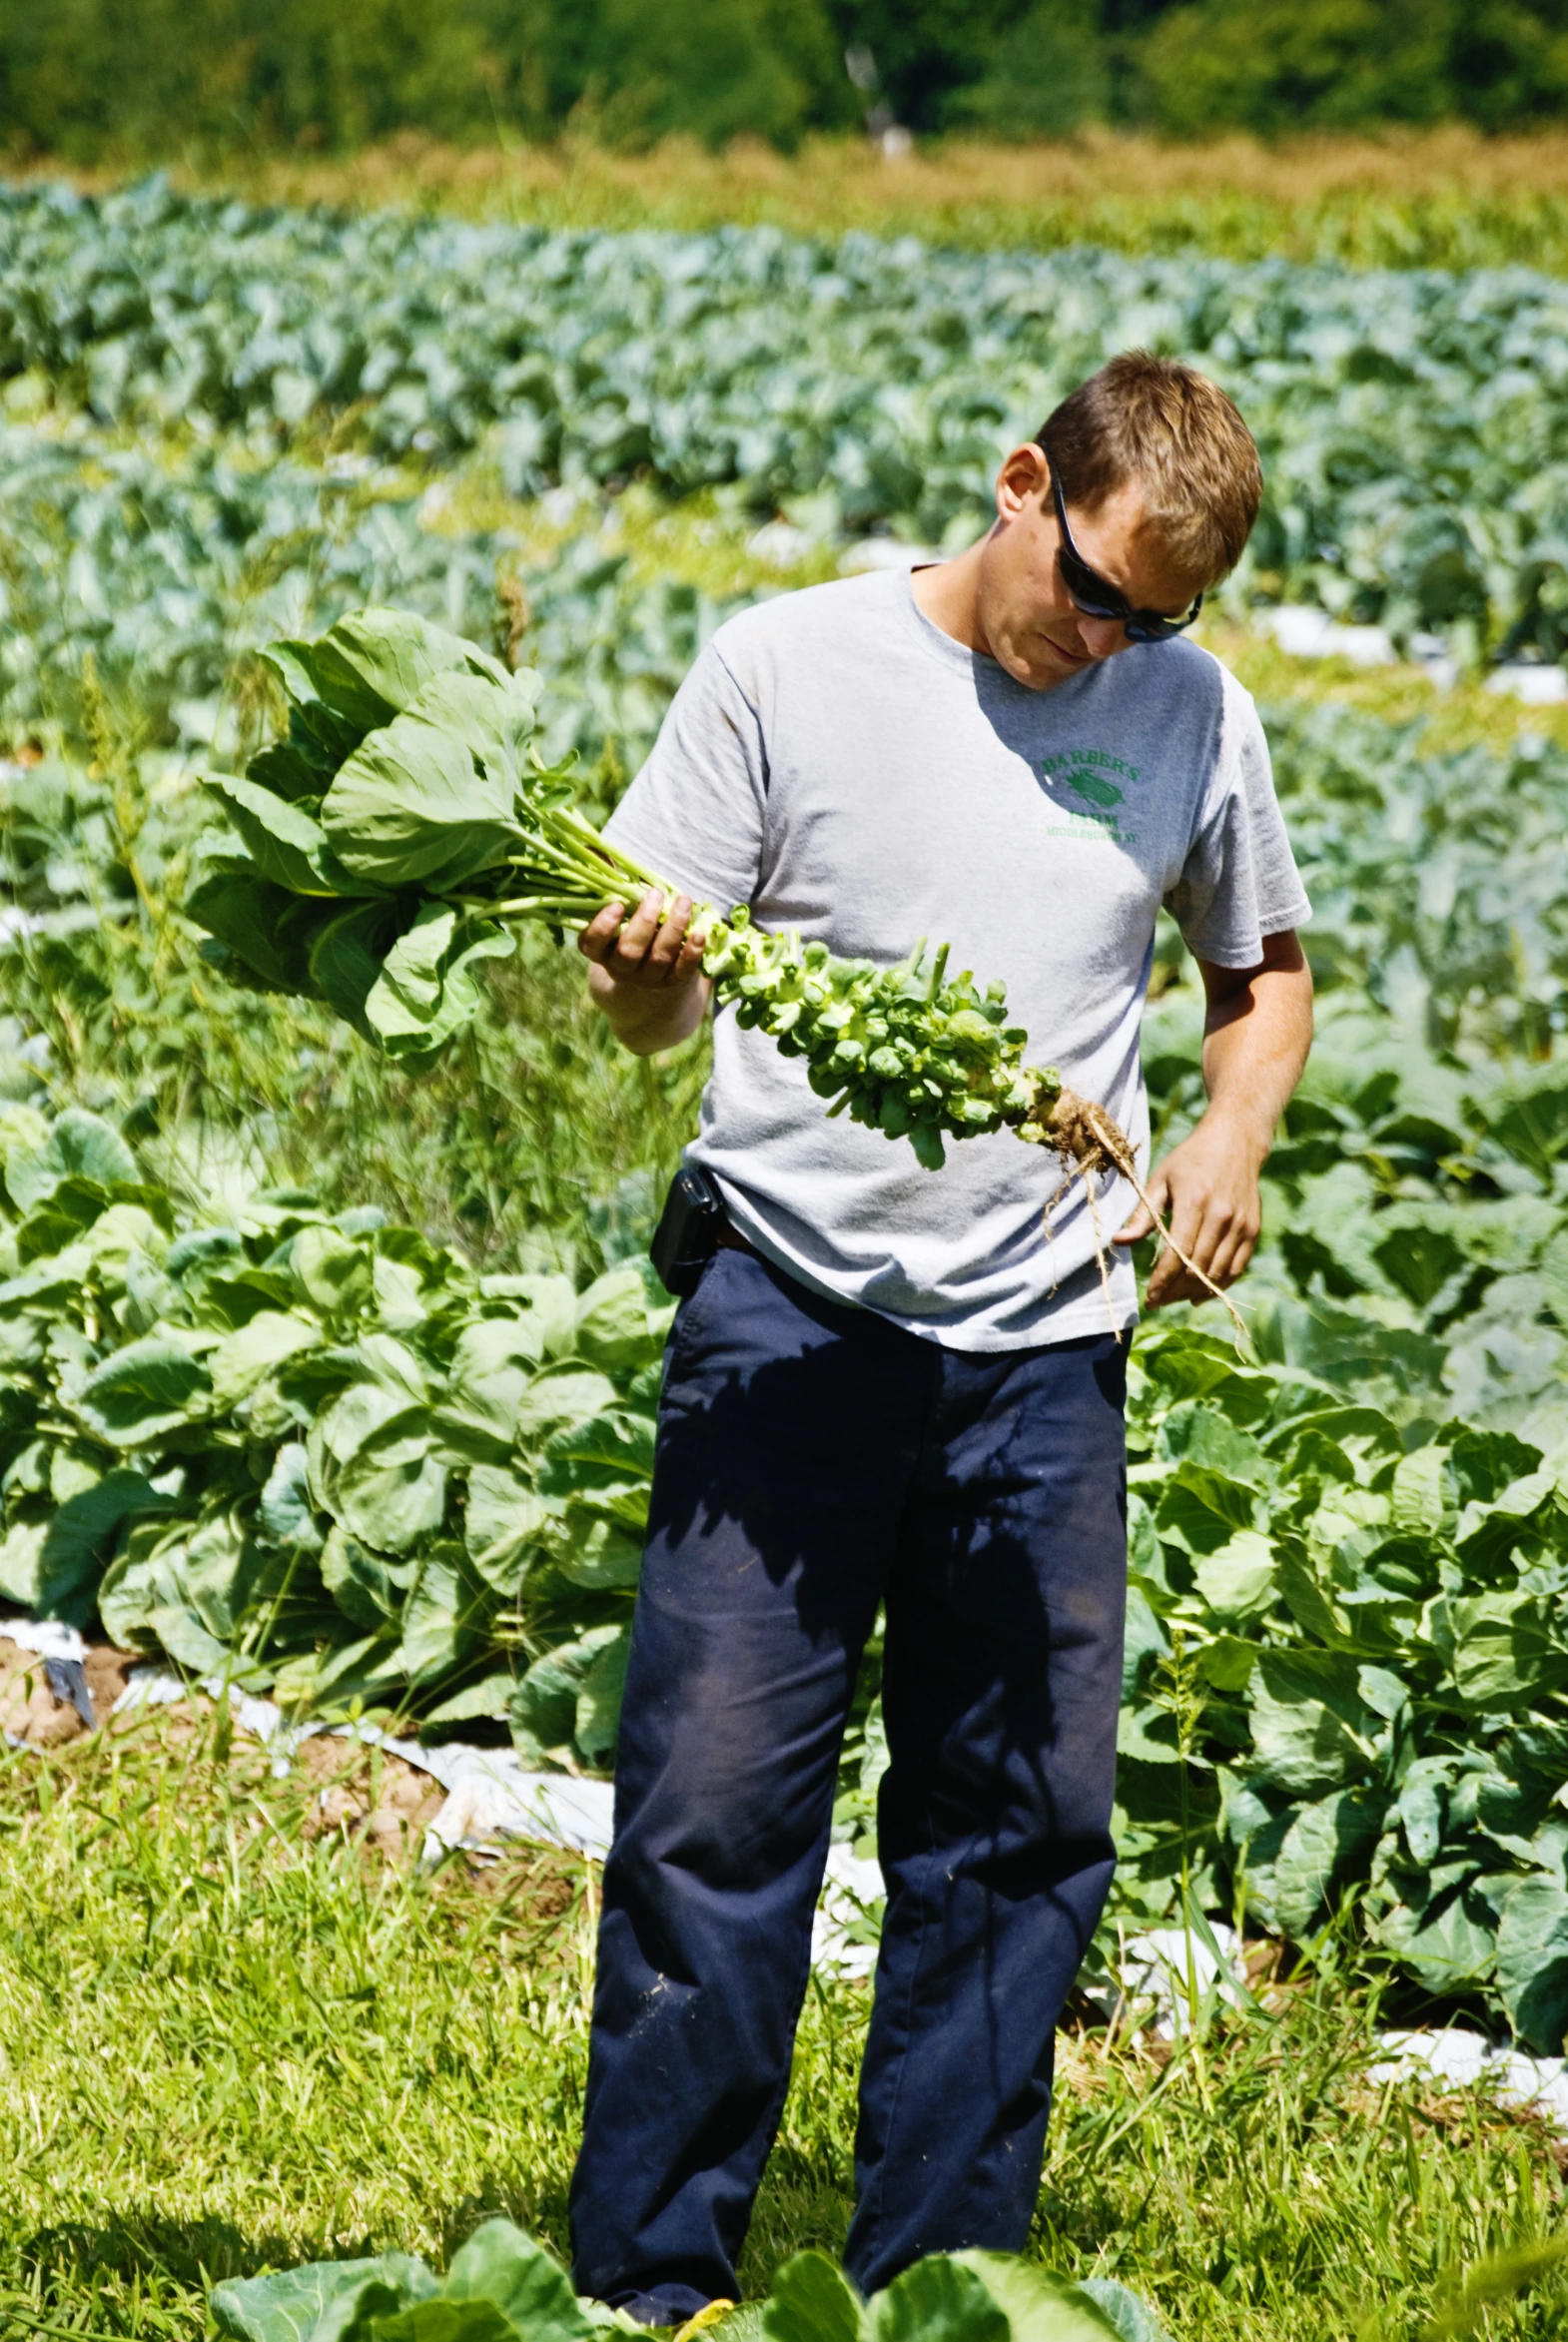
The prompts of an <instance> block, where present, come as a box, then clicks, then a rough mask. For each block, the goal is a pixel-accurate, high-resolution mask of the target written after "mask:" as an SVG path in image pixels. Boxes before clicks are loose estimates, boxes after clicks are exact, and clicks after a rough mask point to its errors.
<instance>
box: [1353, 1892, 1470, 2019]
mask: <svg viewBox="0 0 1568 2342" xmlns="http://www.w3.org/2000/svg"><path fill="white" fill-rule="evenodd" d="M1424 1885H1425V1882H1424V1881H1423V1882H1421V1884H1420V1885H1419V1886H1416V1887H1415V1888H1413V1890H1412V1898H1413V1901H1412V1903H1403V1904H1397V1905H1395V1907H1394V1908H1393V1909H1392V1910H1391V1911H1389V1912H1387V1913H1386V1914H1385V1915H1384V1917H1383V1918H1382V1919H1381V1920H1380V1921H1379V1922H1378V1923H1377V1925H1376V1926H1375V1927H1374V1928H1373V1930H1372V1935H1373V1938H1374V1939H1375V1941H1376V1942H1377V1943H1379V1944H1381V1945H1382V1946H1384V1948H1385V1949H1386V1950H1387V1951H1389V1952H1393V1953H1394V1954H1395V1955H1396V1957H1397V1958H1398V1959H1399V1960H1400V1961H1401V1962H1402V1964H1403V1965H1404V1966H1405V1967H1407V1968H1409V1970H1410V1971H1411V1973H1412V1974H1413V1975H1414V1976H1415V1977H1416V1979H1417V1980H1418V1982H1420V1983H1422V1984H1424V1985H1425V1986H1426V1988H1427V1990H1428V1991H1430V1992H1443V1993H1447V1992H1464V1991H1469V1990H1473V1989H1474V1988H1476V1987H1477V1986H1479V1985H1484V1984H1486V1983H1488V1982H1490V1981H1491V1978H1492V1974H1493V1964H1494V1958H1495V1953H1496V1948H1497V1924H1496V1922H1495V1920H1494V1919H1493V1918H1492V1915H1491V1913H1490V1912H1489V1911H1488V1910H1487V1909H1486V1907H1485V1905H1484V1904H1483V1903H1482V1902H1481V1901H1480V1899H1479V1897H1477V1896H1473V1895H1471V1894H1469V1893H1468V1892H1467V1891H1466V1890H1465V1888H1464V1887H1463V1885H1462V1884H1457V1883H1455V1882H1454V1881H1453V1880H1452V1879H1451V1878H1450V1879H1449V1880H1448V1881H1447V1882H1446V1883H1445V1884H1444V1885H1443V1886H1442V1887H1441V1889H1440V1890H1439V1892H1438V1893H1437V1894H1435V1895H1433V1896H1431V1897H1430V1898H1429V1899H1428V1898H1424V1897H1423V1894H1422V1888H1423V1887H1424Z"/></svg>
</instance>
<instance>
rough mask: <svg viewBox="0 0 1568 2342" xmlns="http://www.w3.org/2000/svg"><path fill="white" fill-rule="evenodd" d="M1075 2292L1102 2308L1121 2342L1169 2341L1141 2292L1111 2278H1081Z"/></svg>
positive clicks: (1164, 2329) (1168, 2336) (1167, 2335)
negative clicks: (1087, 2297)
mask: <svg viewBox="0 0 1568 2342" xmlns="http://www.w3.org/2000/svg"><path fill="white" fill-rule="evenodd" d="M1079 2291H1080V2292H1081V2293H1087V2294H1088V2295H1089V2298H1090V2300H1091V2301H1092V2302H1094V2304H1095V2306H1096V2307H1097V2309H1102V2310H1104V2312H1105V2314H1106V2316H1107V2317H1108V2318H1109V2319H1110V2320H1111V2323H1112V2325H1113V2326H1114V2327H1115V2328H1116V2330H1117V2332H1118V2333H1119V2334H1120V2335H1121V2337H1122V2342H1170V2335H1169V2334H1168V2333H1167V2330H1166V2328H1165V2327H1164V2326H1163V2325H1162V2324H1161V2322H1160V2320H1159V2319H1158V2318H1157V2317H1156V2315H1155V2313H1154V2311H1153V2310H1152V2309H1151V2308H1150V2306H1149V2304H1148V2302H1147V2301H1145V2300H1144V2298H1143V2296H1142V2295H1141V2294H1138V2293H1135V2292H1134V2291H1133V2289H1132V2287H1131V2286H1129V2285H1122V2284H1119V2283H1118V2282H1117V2280H1116V2278H1115V2277H1082V2278H1080V2280H1079Z"/></svg>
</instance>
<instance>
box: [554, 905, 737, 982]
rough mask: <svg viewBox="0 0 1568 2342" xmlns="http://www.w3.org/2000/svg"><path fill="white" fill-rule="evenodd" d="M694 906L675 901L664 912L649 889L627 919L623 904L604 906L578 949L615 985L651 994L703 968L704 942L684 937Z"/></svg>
mask: <svg viewBox="0 0 1568 2342" xmlns="http://www.w3.org/2000/svg"><path fill="white" fill-rule="evenodd" d="M691 912H692V904H691V898H690V896H689V895H677V896H676V897H675V900H674V901H673V902H672V903H671V905H670V907H669V910H668V912H667V913H666V911H665V908H664V897H663V896H662V895H661V894H660V892H659V890H658V888H657V887H649V889H648V891H647V893H646V894H645V895H644V896H643V898H642V900H641V902H640V903H638V904H637V906H636V907H635V909H634V910H633V911H632V913H631V915H630V917H629V918H628V917H627V914H626V907H625V905H624V904H623V903H606V905H605V906H604V909H603V910H602V911H600V912H599V913H598V915H597V917H596V918H594V919H591V920H590V921H589V922H588V924H587V926H586V927H585V928H584V929H583V930H582V933H581V934H580V935H579V936H578V938H577V949H578V951H579V952H581V953H582V955H583V957H584V959H587V960H591V961H593V963H594V965H595V966H596V967H599V968H602V969H604V970H605V972H606V973H607V974H608V975H610V976H612V977H613V978H614V979H615V982H616V983H617V984H635V985H643V986H647V987H648V988H650V989H651V988H653V987H656V986H659V985H665V984H669V983H672V982H673V981H675V980H676V979H677V978H681V977H689V976H690V975H691V973H692V971H693V970H694V969H696V968H698V967H700V966H701V964H702V955H703V953H704V951H705V950H706V949H707V938H706V936H702V935H691V934H688V932H687V929H688V926H689V924H690V920H691Z"/></svg>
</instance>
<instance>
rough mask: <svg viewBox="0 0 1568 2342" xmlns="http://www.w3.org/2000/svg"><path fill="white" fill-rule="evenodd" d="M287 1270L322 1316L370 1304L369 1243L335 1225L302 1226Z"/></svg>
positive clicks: (350, 1313)
mask: <svg viewBox="0 0 1568 2342" xmlns="http://www.w3.org/2000/svg"><path fill="white" fill-rule="evenodd" d="M289 1272H290V1274H291V1275H292V1276H293V1278H294V1281H295V1283H296V1284H297V1285H298V1286H299V1288H300V1291H301V1292H302V1293H303V1294H304V1296H305V1298H306V1300H308V1301H309V1302H310V1304H311V1306H312V1308H313V1309H317V1310H319V1311H320V1312H321V1314H322V1316H323V1317H326V1318H329V1319H331V1318H335V1317H352V1316H358V1315H359V1313H360V1312H361V1311H362V1310H364V1309H367V1308H369V1307H370V1305H371V1302H372V1300H373V1299H374V1297H375V1291H376V1262H375V1255H374V1253H373V1252H372V1250H371V1247H370V1246H369V1245H368V1244H366V1243H363V1242H362V1243H356V1242H354V1241H353V1239H352V1238H351V1237H349V1236H345V1235H343V1234H341V1233H340V1232H339V1230H338V1229H337V1228H335V1227H323V1226H316V1227H303V1228H301V1230H300V1232H299V1234H298V1235H297V1236H296V1237H295V1239H294V1243H293V1245H292V1246H291V1248H290V1252H289Z"/></svg>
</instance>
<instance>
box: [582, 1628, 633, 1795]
mask: <svg viewBox="0 0 1568 2342" xmlns="http://www.w3.org/2000/svg"><path fill="white" fill-rule="evenodd" d="M630 1655H631V1628H630V1627H629V1626H624V1627H622V1628H621V1629H620V1631H619V1633H618V1634H617V1635H616V1637H615V1640H614V1641H613V1642H609V1643H606V1644H605V1645H604V1647H603V1649H602V1650H599V1651H596V1652H595V1653H594V1656H593V1659H592V1662H591V1664H590V1665H589V1667H588V1670H587V1673H586V1674H585V1675H584V1677H583V1679H582V1689H581V1690H580V1691H579V1692H578V1694H577V1705H576V1708H575V1710H574V1711H573V1716H572V1737H573V1738H574V1740H575V1741H576V1744H577V1747H578V1749H579V1751H580V1752H581V1755H582V1760H583V1763H584V1764H586V1765H597V1766H599V1767H601V1768H603V1769H605V1770H608V1768H609V1765H610V1763H611V1761H612V1759H613V1758H614V1755H615V1739H616V1735H617V1734H618V1732H619V1730H620V1704H621V1694H622V1692H623V1691H624V1690H625V1686H626V1662H627V1659H628V1658H629V1657H630Z"/></svg>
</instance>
